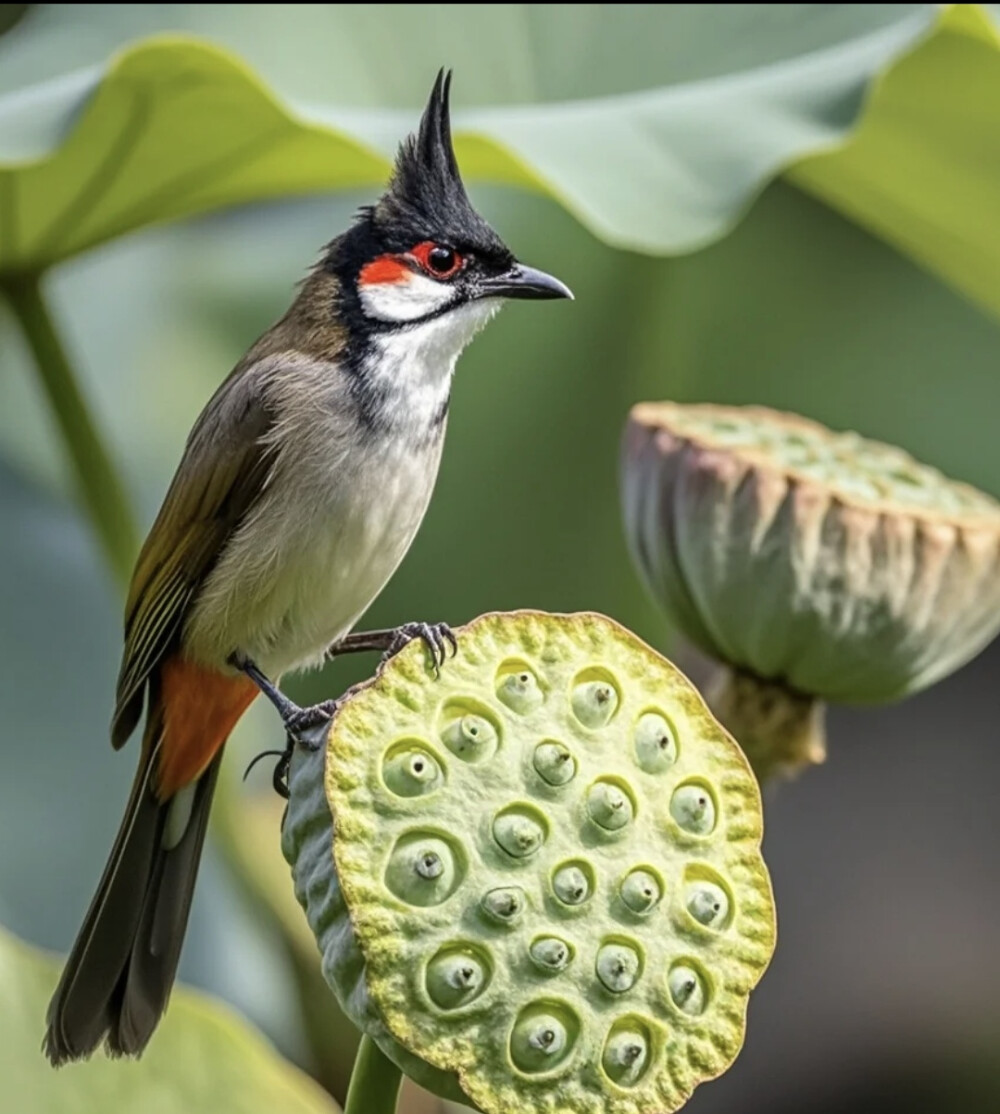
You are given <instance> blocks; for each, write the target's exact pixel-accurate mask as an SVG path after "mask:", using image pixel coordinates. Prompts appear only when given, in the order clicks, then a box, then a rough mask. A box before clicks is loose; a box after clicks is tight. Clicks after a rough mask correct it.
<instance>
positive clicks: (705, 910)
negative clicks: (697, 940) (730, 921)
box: [687, 881, 729, 928]
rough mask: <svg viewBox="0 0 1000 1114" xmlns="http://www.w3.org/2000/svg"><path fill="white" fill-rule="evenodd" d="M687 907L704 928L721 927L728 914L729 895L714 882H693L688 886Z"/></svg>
mask: <svg viewBox="0 0 1000 1114" xmlns="http://www.w3.org/2000/svg"><path fill="white" fill-rule="evenodd" d="M687 909H688V912H689V913H690V914H691V916H692V917H694V919H695V920H696V921H697V922H698V923H699V924H703V925H705V927H706V928H722V927H723V926H724V925H725V923H726V919H727V918H728V916H729V897H728V896H727V894H726V891H725V890H724V889H723V888H722V887H721V886H717V885H716V884H715V883H714V882H702V881H699V882H694V883H692V884H691V885H690V886H688V891H687Z"/></svg>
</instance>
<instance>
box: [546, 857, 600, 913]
mask: <svg viewBox="0 0 1000 1114" xmlns="http://www.w3.org/2000/svg"><path fill="white" fill-rule="evenodd" d="M594 887H595V879H594V868H593V867H592V866H591V865H590V863H588V862H587V861H586V860H585V859H572V860H571V861H569V862H565V863H561V864H560V865H559V866H557V867H556V869H555V870H554V871H553V872H552V892H553V893H554V894H555V895H556V897H557V898H558V899H559V901H561V902H562V904H563V905H571V906H575V905H583V903H584V902H585V901H587V899H588V898H590V896H591V895H592V894H593V892H594Z"/></svg>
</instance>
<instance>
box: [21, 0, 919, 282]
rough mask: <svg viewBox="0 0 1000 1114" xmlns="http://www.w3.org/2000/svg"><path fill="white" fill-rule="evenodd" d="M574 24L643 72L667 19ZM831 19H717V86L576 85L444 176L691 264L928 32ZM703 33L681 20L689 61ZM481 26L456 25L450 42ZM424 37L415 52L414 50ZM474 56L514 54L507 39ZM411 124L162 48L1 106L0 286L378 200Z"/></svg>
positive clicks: (551, 23) (551, 31)
mask: <svg viewBox="0 0 1000 1114" xmlns="http://www.w3.org/2000/svg"><path fill="white" fill-rule="evenodd" d="M558 7H559V6H557V5H548V6H544V12H543V13H540V14H536V15H534V16H532V18H531V21H530V22H529V31H528V33H527V34H525V33H521V34H519V35H517V36H515V37H514V43H513V46H514V47H516V49H515V50H514V51H513V53H515V54H516V53H520V54H521V55H522V59H523V57H524V56H527V57H530V55H531V52H532V50H533V49H534V48H535V46H536V45H539V44H544V45H548V46H549V47H550V50H551V43H552V42H553V41H555V42H558V41H559V37H558V34H557V33H558V31H559V29H560V27H564V21H565V20H566V19H567V18H569V17H568V16H567V14H566V13H565V12H563V13H560V12H558V11H557V9H558ZM591 7H592V8H593V9H594V10H592V11H591V10H588V13H587V19H588V21H589V26H588V27H587V28H586V31H585V34H584V38H585V39H587V40H588V41H590V42H597V41H600V39H601V36H602V34H607V35H611V36H613V37H614V38H615V40H616V41H620V40H621V35H622V34H623V32H624V31H625V30H629V31H631V33H632V37H633V40H634V41H635V42H641V43H645V44H646V46H645V47H642V48H634V49H633V53H634V54H636V55H637V56H638V58H639V60H640V61H645V62H647V63H648V62H649V61H650V58H648V57H647V55H648V54H649V43H651V42H656V41H657V40H658V39H663V40H666V39H668V38H669V37H670V36H671V32H672V30H673V29H674V21H675V19H676V13H672V12H671V6H670V5H660V6H652V10H650V8H651V6H649V5H632V6H627V7H625V8H623V9H619V8H617V7H616V6H612V5H595V6H588V9H589V8H591ZM847 7H851V8H852V9H853V10H852V11H851V13H850V20H848V21H847V23H846V25H845V21H844V19H843V18H838V19H832V20H831V19H830V18H828V17H827V16H824V17H823V18H822V19H820V20H819V21H818V22H817V20H816V18H815V16H810V13H809V12H808V11H803V10H801V9H808V8H810V6H809V5H804V6H803V5H800V6H793V10H792V12H791V13H790V14H789V15H788V16H786V17H781V16H779V15H778V13H777V12H776V11H775V10H773V9H774V8H775V6H767V5H765V6H763V8H761V9H759V10H756V11H755V13H754V14H755V16H757V17H762V16H766V17H767V18H755V19H743V18H742V17H739V16H737V15H736V14H735V9H734V10H733V14H732V19H731V21H730V22H729V23H728V26H729V28H730V29H735V28H736V27H737V26H738V27H740V28H742V30H743V32H744V38H743V43H742V51H739V52H737V53H736V54H735V56H733V55H732V51H730V55H731V62H730V64H731V65H733V64H735V66H736V68H735V71H734V72H729V73H725V72H723V73H712V74H711V76H710V77H708V78H701V75H700V74H697V69H695V73H696V74H697V76H698V78H701V79H696V80H690V81H687V82H683V81H682V82H679V83H675V84H670V85H664V84H662V82H663V80H664V78H665V75H663V74H660V75H658V76H659V80H658V81H657V82H656V84H655V85H654V87H652V88H642V87H640V88H638V89H636V88H635V87H634V86H632V87H630V88H629V89H628V91H625V90H622V89H621V87H620V83H619V85H618V86H617V88H616V93H617V95H613V96H601V97H596V98H595V97H593V96H592V93H591V90H592V88H593V87H591V88H588V89H586V90H585V91H581V90H580V89H579V88H578V84H577V85H575V86H574V87H575V88H576V89H577V92H576V97H577V99H573V100H567V101H562V102H558V103H543V104H534V105H524V106H506V107H491V108H485V109H477V110H473V111H465V112H460V113H457V114H456V132H457V137H458V138H457V146H458V151H459V156H460V159H461V161H462V163H463V166H464V168H465V170H466V173H467V175H468V177H469V178H470V179H472V180H476V179H479V180H489V181H494V182H502V183H507V184H517V185H521V186H528V187H531V188H534V189H537V190H540V191H542V192H546V193H548V194H550V195H551V196H552V197H554V198H555V199H556V200H558V201H559V202H560V203H561V204H563V205H565V206H566V207H567V208H568V209H569V210H570V211H571V212H572V213H574V214H575V215H576V216H577V217H578V218H579V219H580V220H581V221H583V222H584V223H585V224H586V225H587V226H588V227H589V228H590V229H591V230H592V231H594V232H595V233H596V234H597V235H599V236H601V237H602V238H604V239H605V240H607V241H608V242H610V243H613V244H616V245H618V246H624V247H631V248H635V249H638V250H642V251H649V252H654V253H656V252H670V253H673V252H680V251H685V250H691V249H693V248H695V247H698V246H700V245H702V244H704V243H706V242H708V241H710V240H712V239H714V238H717V237H718V236H720V235H722V234H723V233H724V232H725V231H727V230H728V228H729V227H731V226H732V224H733V223H735V221H736V220H737V219H738V218H739V216H740V215H741V213H742V211H743V210H744V209H745V207H746V206H747V205H748V204H749V202H750V200H751V199H752V198H753V196H755V194H756V193H757V192H759V190H760V189H761V188H762V186H763V185H764V184H765V183H766V182H767V181H768V180H769V179H770V178H772V177H773V176H774V175H776V174H777V173H778V172H779V171H780V170H781V169H782V168H783V167H785V166H787V165H789V164H790V163H791V162H793V161H794V160H795V159H797V158H799V157H801V156H803V155H805V154H809V153H813V152H816V151H818V150H825V149H827V148H829V147H830V146H832V145H835V144H837V143H838V142H839V141H841V140H842V139H843V138H844V137H845V136H846V135H847V133H848V131H849V129H850V128H851V127H852V126H853V124H854V123H855V121H856V119H857V116H858V113H859V111H860V109H861V106H862V103H863V99H864V95H865V92H866V90H867V88H868V86H869V84H870V83H871V81H872V80H873V78H874V77H875V76H876V75H877V74H878V73H879V72H880V71H881V70H882V69H883V68H884V67H885V66H887V65H889V64H890V63H891V62H892V61H893V60H894V59H895V58H896V57H898V56H899V55H900V54H901V53H902V52H904V51H905V50H907V49H908V48H910V47H911V46H912V45H913V44H914V43H915V42H917V41H918V40H919V39H920V38H921V36H923V35H925V34H927V33H928V31H929V29H930V28H931V27H932V25H933V23H934V20H935V18H936V9H935V8H934V7H933V6H930V5H921V6H917V7H915V8H914V7H909V6H901V7H900V8H899V9H898V10H897V11H895V12H893V13H892V14H891V15H889V16H888V17H887V12H886V10H885V9H884V8H883V7H882V6H880V5H875V6H872V9H871V11H870V12H869V11H868V10H867V8H862V7H861V6H847ZM503 11H504V12H505V13H506V15H502V18H510V19H513V20H520V19H521V17H522V16H523V14H524V13H523V12H521V11H520V9H519V8H518V7H517V6H510V7H509V8H505V9H503ZM709 16H711V13H709ZM709 16H705V15H702V16H701V17H700V20H692V19H691V18H688V21H687V22H688V26H687V28H686V29H687V32H688V39H689V41H690V42H691V43H692V44H693V46H694V48H695V52H697V49H698V48H699V47H702V46H704V45H705V42H706V36H705V34H704V27H705V25H704V20H705V19H707V18H709ZM344 18H345V19H349V16H348V15H346V14H345V17H344ZM485 18H486V17H485V16H483V15H476V14H474V13H473V12H471V11H470V10H469V9H468V8H465V9H462V11H461V21H462V22H463V24H470V25H471V24H475V23H476V22H477V21H480V20H482V19H485ZM489 18H490V19H491V20H493V21H495V20H496V19H497V18H498V17H497V14H496V12H494V13H493V15H492V16H490V17H489ZM577 18H578V16H577V15H575V14H574V15H573V19H574V20H575V19H577ZM711 18H714V17H711ZM426 22H427V28H426V31H425V35H423V36H422V35H419V34H417V35H414V30H415V25H414V24H413V23H412V21H401V22H400V24H399V26H398V28H397V29H396V34H398V35H399V36H400V43H399V46H400V48H402V47H403V45H404V41H403V39H402V36H403V35H404V34H405V35H406V36H407V38H406V40H405V47H406V50H405V54H406V56H407V57H409V58H416V59H421V62H420V68H421V69H422V68H423V66H424V65H425V64H426V62H425V60H434V59H436V56H437V54H438V52H439V49H440V47H439V45H438V40H437V39H436V38H435V36H434V34H433V31H434V28H435V26H436V21H435V20H428V21H426ZM804 26H809V29H810V33H809V34H805V35H804V34H803V27H804ZM416 27H419V24H417V25H416ZM564 29H566V28H565V27H564ZM496 30H497V29H494V31H496ZM817 30H819V31H821V33H822V41H818V42H817V41H816V39H817ZM428 31H429V32H431V33H430V34H427V32H428ZM424 37H426V43H425V44H424V45H425V46H426V49H418V47H419V45H420V44H419V43H418V42H417V40H418V39H423V38H424ZM563 38H564V39H566V36H563ZM707 40H708V45H709V46H711V45H712V39H711V36H707ZM566 41H569V40H568V39H566ZM477 46H478V47H481V49H482V50H483V51H485V53H486V54H487V55H489V54H490V52H491V50H493V51H496V52H498V57H500V58H503V57H504V56H505V55H511V54H512V42H511V37H510V36H509V35H506V36H505V35H502V34H498V33H494V34H492V35H491V36H489V37H485V38H483V39H482V40H481V42H480V43H479V44H477ZM385 49H386V48H385V46H383V50H385ZM477 52H478V50H477ZM553 53H555V52H553ZM621 56H623V57H628V55H627V54H622V55H621ZM652 57H653V58H654V59H655V52H654V53H653V55H652ZM489 61H490V62H493V61H496V59H495V58H491V59H489ZM373 63H375V64H379V68H382V67H381V65H380V60H373ZM484 64H486V63H484ZM488 68H491V67H489V66H488ZM520 68H521V69H522V70H527V69H530V67H529V66H527V64H526V63H525V64H523V65H522V66H521V67H520ZM708 69H709V72H710V73H711V70H712V67H711V66H709V67H708ZM653 70H654V67H652V66H650V65H648V64H647V65H639V66H638V67H637V68H636V69H635V71H634V73H633V75H632V76H633V80H634V79H636V78H638V79H639V80H643V79H645V80H647V81H649V82H650V83H652V79H653V73H652V71H653ZM427 76H429V75H427ZM428 84H429V82H428ZM571 84H572V83H571ZM581 96H583V97H588V98H589V99H579V98H580V97H581ZM460 102H461V98H460ZM412 123H413V119H412V114H411V113H410V112H406V111H401V110H395V109H386V108H338V109H332V108H327V109H317V108H304V107H302V108H293V107H291V106H290V105H288V104H287V103H286V102H283V101H280V100H278V99H276V97H275V96H274V94H273V93H271V91H270V90H269V89H268V88H267V87H266V86H265V85H264V84H263V82H262V81H261V80H260V79H259V78H258V77H257V76H256V74H255V73H254V72H253V71H252V70H251V69H250V68H249V67H248V66H246V65H245V64H244V63H242V62H241V61H239V60H238V59H237V58H235V57H233V56H232V55H230V54H228V53H227V52H225V51H223V50H221V49H220V48H217V47H215V46H211V45H208V44H206V43H199V42H197V41H194V40H185V39H181V38H177V37H157V38H153V39H149V40H145V41H142V42H140V43H138V44H135V45H133V46H131V47H128V48H127V49H125V50H124V51H123V52H122V53H120V54H119V55H118V56H117V57H116V58H115V59H113V60H112V61H111V62H110V63H109V64H108V65H107V66H106V67H103V68H97V69H93V70H90V71H87V72H85V73H77V74H73V75H69V76H68V77H63V78H60V79H57V80H55V81H51V82H48V83H46V84H43V85H40V86H34V87H30V88H27V89H22V90H18V91H15V92H13V93H8V94H7V95H6V96H5V97H3V98H2V100H0V227H2V231H3V235H2V236H0V271H3V270H8V271H10V270H25V269H38V268H41V267H45V266H47V265H50V264H52V263H54V262H57V261H59V260H61V259H64V258H67V257H69V256H71V255H74V254H76V253H77V252H80V251H82V250H84V249H86V248H88V247H92V246H94V245H95V244H99V243H102V242H103V241H105V240H108V239H111V238H113V237H115V236H119V235H122V234H124V233H126V232H129V231H132V230H134V229H136V228H140V227H143V226H145V225H148V224H151V223H156V222H162V221H165V220H170V219H173V218H177V217H183V216H190V215H193V214H195V213H199V212H204V211H206V210H210V209H214V208H217V207H220V206H224V205H231V204H235V203H239V202H246V201H251V200H254V199H260V198H265V197H273V196H279V195H287V194H295V193H304V192H309V191H319V190H329V189H342V188H349V187H352V186H360V185H377V184H380V183H381V182H382V181H383V180H384V178H385V175H386V172H387V170H388V165H389V161H388V160H389V159H390V158H391V156H392V153H393V150H394V148H395V145H396V144H397V143H398V141H399V138H400V137H401V136H402V135H403V134H405V132H406V131H407V130H408V129H409V128H410V127H411V126H412Z"/></svg>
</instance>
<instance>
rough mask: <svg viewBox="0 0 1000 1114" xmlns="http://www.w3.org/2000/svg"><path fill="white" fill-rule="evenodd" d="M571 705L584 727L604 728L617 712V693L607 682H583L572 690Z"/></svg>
mask: <svg viewBox="0 0 1000 1114" xmlns="http://www.w3.org/2000/svg"><path fill="white" fill-rule="evenodd" d="M571 703H572V705H573V714H574V715H575V716H576V718H577V719H578V720H579V721H580V722H581V723H582V724H583V726H584V727H604V725H605V724H606V723H607V722H608V721H609V720H610V719H611V717H612V716H613V715H614V714H615V712H616V711H617V710H618V693H617V692H616V691H615V688H614V686H613V685H611V684H609V683H608V682H607V681H584V683H583V684H581V685H577V686H576V688H574V689H573V698H572V701H571Z"/></svg>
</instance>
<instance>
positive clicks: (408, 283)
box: [358, 271, 455, 321]
mask: <svg viewBox="0 0 1000 1114" xmlns="http://www.w3.org/2000/svg"><path fill="white" fill-rule="evenodd" d="M358 293H359V294H360V296H361V305H362V308H363V309H364V311H365V313H366V314H367V315H368V316H369V317H377V318H378V319H379V320H380V321H417V320H419V319H420V318H421V317H427V316H428V314H431V313H436V312H437V311H438V310H440V309H443V308H444V307H445V306H447V305H448V304H449V303H450V302H451V301H453V300H454V297H455V292H454V290H453V289H452V287H450V286H448V285H447V284H446V283H443V282H435V281H434V280H433V279H430V278H426V277H425V276H424V275H418V274H416V273H415V272H412V271H411V272H410V273H409V277H408V278H405V279H402V280H400V281H399V282H371V283H363V284H362V285H361V286H360V287H359V288H358Z"/></svg>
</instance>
